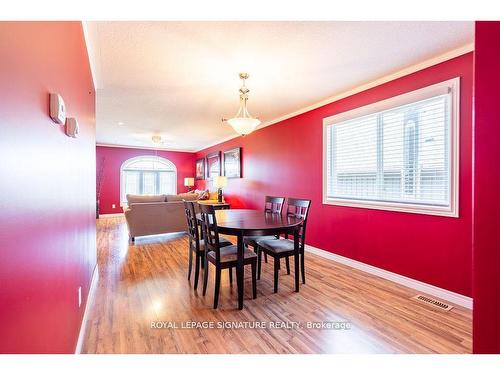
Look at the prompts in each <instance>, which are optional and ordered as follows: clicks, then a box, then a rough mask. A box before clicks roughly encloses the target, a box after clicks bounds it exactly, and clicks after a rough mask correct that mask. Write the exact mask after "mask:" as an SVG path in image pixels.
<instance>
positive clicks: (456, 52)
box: [194, 43, 474, 152]
mask: <svg viewBox="0 0 500 375" xmlns="http://www.w3.org/2000/svg"><path fill="white" fill-rule="evenodd" d="M472 51H474V43H468V44H466V45H464V46H462V47H459V48H456V49H453V50H451V51H448V52H446V53H443V54H441V55H438V56H435V57H433V58H430V59H427V60H425V61H422V62H420V63H418V64H414V65H410V66H408V67H406V68H404V69H400V70H398V71H396V72H394V73H391V74H388V75H385V76H383V77H381V78H378V79H376V80H374V81H369V82H367V83H365V84H362V85H360V86H356V87H353V88H352V89H349V90H347V91H344V92H341V93H339V94H336V95H334V96H330V97H328V98H326V99H323V100H321V101H320V102H317V103H314V104H311V105H308V106H307V107H303V108H300V109H298V110H296V111H294V112H290V113H287V114H285V115H283V116H280V117H276V118H274V119H272V120H270V121H266V122H264V123H262V124H261V125H259V126H258V127H257V129H256V131H257V130H259V129H263V128H266V127H268V126H271V125H274V124H276V123H279V122H281V121H284V120H288V119H289V118H292V117H295V116H298V115H301V114H303V113H306V112H309V111H312V110H313V109H316V108H319V107H322V106H324V105H327V104H330V103H333V102H336V101H338V100H341V99H344V98H347V97H349V96H352V95H355V94H358V93H360V92H362V91H366V90H368V89H371V88H373V87H376V86H380V85H382V84H384V83H387V82H390V81H393V80H395V79H398V78H401V77H404V76H407V75H409V74H412V73H415V72H418V71H420V70H423V69H426V68H429V67H431V66H434V65H437V64H440V63H442V62H445V61H448V60H451V59H453V58H455V57H458V56H462V55H465V54H466V53H469V52H472ZM238 137H241V136H240V135H233V136H230V137H225V138H223V139H220V140H218V141H216V142H213V143H210V144H209V145H208V146H204V147H202V148H200V149H197V150H196V151H194V152H200V151H203V150H205V149H207V148H210V147H213V146H216V145H218V144H220V143H223V142H226V141H229V140H231V139H234V138H238Z"/></svg>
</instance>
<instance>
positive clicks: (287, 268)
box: [285, 257, 290, 275]
mask: <svg viewBox="0 0 500 375" xmlns="http://www.w3.org/2000/svg"><path fill="white" fill-rule="evenodd" d="M285 261H286V273H287V275H290V258H289V257H285Z"/></svg>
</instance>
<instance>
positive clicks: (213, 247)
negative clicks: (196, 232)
mask: <svg viewBox="0 0 500 375" xmlns="http://www.w3.org/2000/svg"><path fill="white" fill-rule="evenodd" d="M198 206H199V207H200V214H201V221H202V224H201V229H202V233H203V239H204V240H205V252H206V254H208V252H209V251H213V252H214V253H215V259H216V261H217V263H219V262H220V244H219V232H218V230H217V218H216V217H215V209H214V207H213V206H212V205H208V204H198Z"/></svg>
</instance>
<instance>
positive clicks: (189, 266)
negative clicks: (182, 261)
mask: <svg viewBox="0 0 500 375" xmlns="http://www.w3.org/2000/svg"><path fill="white" fill-rule="evenodd" d="M192 268H193V252H192V251H191V246H190V247H189V265H188V280H191V270H192Z"/></svg>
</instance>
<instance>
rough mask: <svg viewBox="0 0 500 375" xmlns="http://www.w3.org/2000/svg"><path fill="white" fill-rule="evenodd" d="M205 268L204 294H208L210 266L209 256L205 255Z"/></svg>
mask: <svg viewBox="0 0 500 375" xmlns="http://www.w3.org/2000/svg"><path fill="white" fill-rule="evenodd" d="M204 263H205V269H204V271H203V295H205V294H207V284H208V269H209V268H210V267H209V266H208V261H207V258H206V257H205V261H204Z"/></svg>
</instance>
